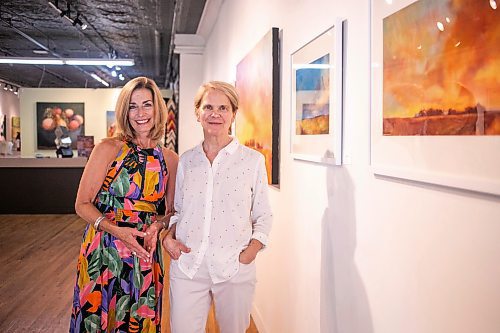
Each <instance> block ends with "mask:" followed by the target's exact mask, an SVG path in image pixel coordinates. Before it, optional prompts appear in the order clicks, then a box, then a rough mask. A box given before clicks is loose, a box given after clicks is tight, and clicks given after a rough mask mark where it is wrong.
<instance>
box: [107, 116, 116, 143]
mask: <svg viewBox="0 0 500 333" xmlns="http://www.w3.org/2000/svg"><path fill="white" fill-rule="evenodd" d="M115 133H116V119H115V111H106V137H108V138H111V137H113V136H115Z"/></svg>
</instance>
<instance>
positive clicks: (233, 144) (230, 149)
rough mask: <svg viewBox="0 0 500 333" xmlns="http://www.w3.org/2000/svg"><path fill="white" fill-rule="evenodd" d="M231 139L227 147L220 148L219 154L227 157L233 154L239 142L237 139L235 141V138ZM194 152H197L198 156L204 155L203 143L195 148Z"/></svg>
mask: <svg viewBox="0 0 500 333" xmlns="http://www.w3.org/2000/svg"><path fill="white" fill-rule="evenodd" d="M231 138H232V140H231V142H229V144H228V145H227V146H225V147H224V148H222V149H221V150H220V151H219V154H220V153H221V152H222V153H226V154H227V155H232V154H234V152H235V151H236V149H238V146H239V145H240V142H239V141H238V139H236V137H231ZM196 151H198V153H200V154H203V155H205V151H204V150H203V141H202V142H200V143H199V144H198V145H197V146H196Z"/></svg>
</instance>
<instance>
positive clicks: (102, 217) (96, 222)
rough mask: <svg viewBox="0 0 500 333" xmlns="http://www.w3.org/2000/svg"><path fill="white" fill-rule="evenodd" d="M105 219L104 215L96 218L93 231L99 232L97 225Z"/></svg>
mask: <svg viewBox="0 0 500 333" xmlns="http://www.w3.org/2000/svg"><path fill="white" fill-rule="evenodd" d="M105 218H106V217H105V216H104V215H102V216H99V217H98V218H96V220H95V222H94V229H95V230H96V231H100V230H99V225H100V224H101V222H102V220H104V219H105Z"/></svg>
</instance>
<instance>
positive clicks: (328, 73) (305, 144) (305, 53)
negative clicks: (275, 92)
mask: <svg viewBox="0 0 500 333" xmlns="http://www.w3.org/2000/svg"><path fill="white" fill-rule="evenodd" d="M342 43H343V22H342V21H341V20H337V21H336V22H335V24H334V25H333V26H332V27H330V28H329V29H328V30H326V31H325V32H323V33H322V34H320V35H319V36H317V37H315V38H314V39H312V40H311V41H309V42H308V43H307V44H305V45H304V46H302V47H301V48H300V49H298V50H297V51H295V52H293V53H292V55H291V66H292V69H291V73H292V102H291V108H292V112H291V114H292V119H291V136H292V137H291V140H290V141H291V153H292V156H293V157H294V158H295V159H301V160H307V161H313V162H319V163H326V164H333V165H341V164H342V108H343V100H342V91H343V90H342V83H343V67H342V55H343V48H342V45H343V44H342Z"/></svg>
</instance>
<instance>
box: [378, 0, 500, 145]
mask: <svg viewBox="0 0 500 333" xmlns="http://www.w3.org/2000/svg"><path fill="white" fill-rule="evenodd" d="M499 15H500V12H499V10H498V9H496V2H495V1H477V0H420V1H417V2H414V3H413V4H411V5H409V6H407V7H405V8H403V9H401V10H399V11H398V12H396V13H394V14H392V15H390V16H388V17H386V18H385V19H384V21H383V36H384V37H383V134H384V135H388V136H390V135H392V136H407V135H500V40H499V36H500V16H499Z"/></svg>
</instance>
